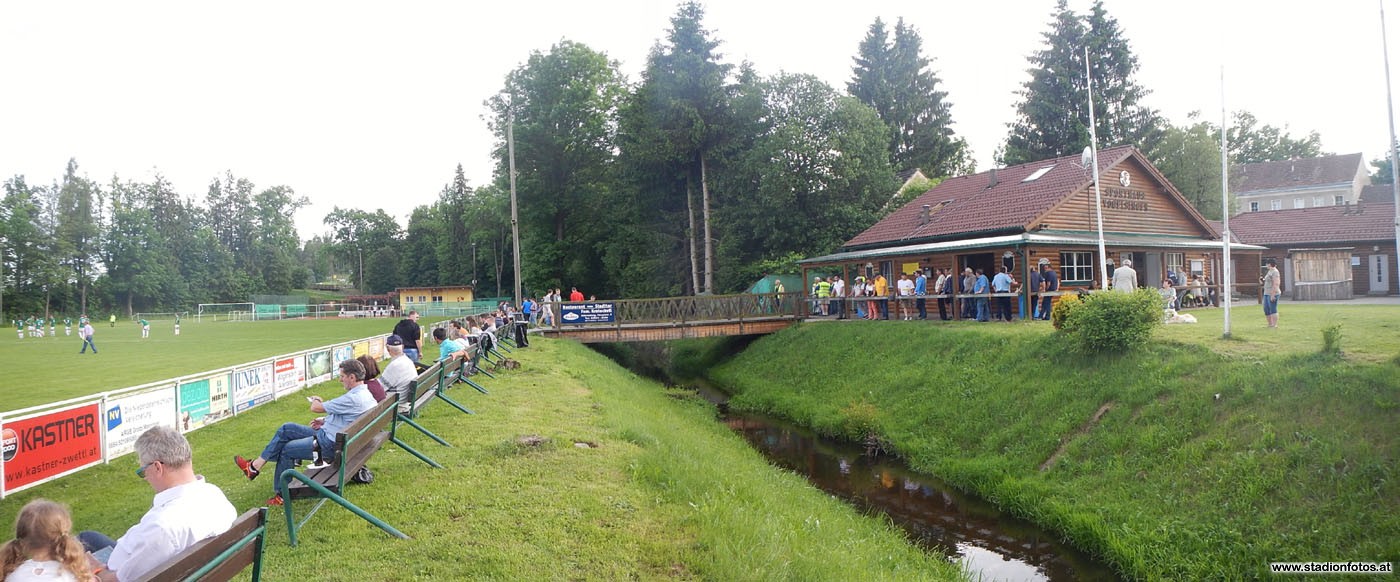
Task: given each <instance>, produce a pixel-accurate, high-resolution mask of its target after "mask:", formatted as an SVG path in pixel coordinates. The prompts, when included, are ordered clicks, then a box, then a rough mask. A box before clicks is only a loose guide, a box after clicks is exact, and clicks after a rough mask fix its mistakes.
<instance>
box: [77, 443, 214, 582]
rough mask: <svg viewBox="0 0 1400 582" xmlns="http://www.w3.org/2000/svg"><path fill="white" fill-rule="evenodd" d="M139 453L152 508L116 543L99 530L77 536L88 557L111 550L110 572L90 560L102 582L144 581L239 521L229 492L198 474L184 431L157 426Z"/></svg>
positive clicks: (139, 471) (139, 472)
mask: <svg viewBox="0 0 1400 582" xmlns="http://www.w3.org/2000/svg"><path fill="white" fill-rule="evenodd" d="M135 448H136V462H137V463H138V466H139V467H140V468H139V469H136V476H137V477H140V478H141V479H144V480H145V481H146V483H149V484H150V486H151V488H152V489H154V490H155V492H156V496H155V500H154V502H153V503H152V504H151V509H150V510H149V511H147V512H146V515H144V516H142V517H141V521H140V522H138V523H137V524H136V525H133V526H131V529H128V530H126V535H123V536H122V537H121V538H120V539H118V540H117V541H115V542H114V541H112V538H109V537H107V536H105V535H102V534H100V533H97V532H94V531H85V532H82V533H80V534H78V539H79V540H81V541H82V542H83V546H84V547H85V548H86V549H87V551H89V552H94V553H97V552H100V551H101V550H103V549H104V548H112V553H111V554H110V556H109V557H108V558H107V564H106V566H105V567H104V566H102V565H101V564H100V563H97V564H93V563H92V562H95V560H93V559H91V558H89V560H88V561H89V563H90V564H91V565H93V566H95V567H94V568H93V570H94V572H93V577H94V578H95V579H96V580H99V581H101V582H114V581H116V580H139V579H141V578H144V577H145V576H146V574H148V573H150V571H151V570H153V569H155V568H156V567H157V566H160V565H161V564H162V563H164V562H165V561H166V560H168V559H170V558H171V556H174V555H175V554H178V553H180V552H181V551H183V550H184V549H185V548H187V547H189V546H192V545H194V544H195V543H197V542H199V541H201V540H204V539H207V538H212V537H214V536H216V535H219V534H221V533H224V532H226V531H228V528H229V526H232V525H233V520H234V519H236V518H237V517H238V512H237V510H235V509H234V508H233V504H232V503H229V502H228V498H227V497H224V492H223V491H220V490H219V488H218V487H216V486H214V485H211V484H209V483H207V482H205V481H204V477H201V476H199V475H196V474H195V473H194V453H193V451H191V450H190V443H189V441H187V440H185V437H184V435H182V434H180V431H178V430H175V428H173V427H168V426H156V427H154V428H152V429H150V430H147V431H146V432H144V433H142V434H141V436H140V437H137V439H136V445H135ZM84 582H87V581H84Z"/></svg>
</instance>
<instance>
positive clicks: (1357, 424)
mask: <svg viewBox="0 0 1400 582" xmlns="http://www.w3.org/2000/svg"><path fill="white" fill-rule="evenodd" d="M1195 313H1196V315H1197V316H1198V317H1199V318H1200V319H1201V324H1199V325H1193V326H1191V325H1183V326H1171V327H1168V328H1163V329H1159V330H1158V331H1157V332H1155V333H1156V335H1155V336H1154V339H1155V340H1156V341H1154V344H1153V345H1152V346H1150V347H1149V348H1147V349H1144V350H1142V351H1140V352H1136V353H1129V354H1099V355H1096V356H1081V355H1077V354H1076V353H1074V351H1072V350H1071V349H1069V346H1067V345H1065V342H1066V341H1067V340H1066V339H1065V338H1064V337H1063V336H1062V335H1060V334H1057V333H1054V332H1053V331H1052V330H1051V328H1050V326H1049V325H1048V324H1023V323H1017V324H1011V325H1006V324H972V323H955V324H952V325H941V324H937V323H925V322H849V323H841V324H829V323H811V324H805V325H801V326H799V327H796V328H793V329H790V330H787V331H784V332H782V333H779V334H776V335H774V336H770V337H767V338H764V339H762V340H759V341H758V342H755V343H754V344H753V345H751V346H750V347H749V348H748V349H747V350H746V351H745V352H744V353H742V354H740V355H739V356H738V357H737V358H736V359H734V360H732V361H731V362H729V363H727V364H725V365H723V366H720V367H719V368H718V369H717V370H715V371H714V372H713V374H712V377H713V378H714V379H715V380H717V381H718V383H720V384H721V385H724V386H726V387H727V388H729V389H731V390H733V391H734V393H735V397H734V399H733V400H732V401H731V403H730V404H731V406H733V407H735V408H736V409H748V410H758V411H763V412H768V413H775V414H778V415H781V416H785V417H789V418H791V419H793V420H795V421H797V422H799V423H801V424H805V425H808V426H811V427H814V428H816V429H817V430H819V431H822V432H826V433H830V434H837V435H844V436H847V437H859V436H861V435H863V434H865V433H867V432H870V433H874V434H877V435H878V436H879V437H880V438H881V439H882V440H883V441H884V442H885V443H887V445H888V446H889V447H890V448H892V449H893V450H895V451H896V452H898V453H899V454H900V455H902V456H903V457H905V458H906V459H908V460H909V461H910V462H911V464H913V465H914V466H915V467H917V468H919V469H921V470H925V471H927V472H930V473H932V474H935V475H938V476H939V477H942V478H943V479H945V480H947V481H949V482H951V483H953V484H955V485H957V486H960V487H962V488H965V489H968V490H970V491H973V492H976V493H977V494H980V495H982V496H984V497H986V498H988V499H990V500H992V501H993V502H995V503H997V504H999V505H1001V506H1003V507H1005V508H1009V509H1011V510H1012V511H1014V512H1016V513H1018V514H1021V515H1024V516H1027V517H1029V518H1031V519H1032V520H1034V521H1036V522H1039V523H1041V524H1043V525H1046V526H1048V527H1050V528H1052V529H1054V530H1057V531H1059V532H1062V533H1063V534H1064V535H1065V536H1066V537H1067V538H1068V539H1069V540H1070V541H1072V542H1073V543H1075V544H1077V545H1079V546H1081V547H1083V548H1085V549H1088V550H1089V551H1091V552H1094V553H1097V554H1098V555H1101V556H1103V557H1105V559H1107V560H1108V561H1109V562H1110V563H1112V564H1113V565H1115V566H1116V567H1117V568H1118V569H1119V570H1120V571H1121V572H1122V573H1124V574H1126V575H1128V576H1130V577H1133V578H1141V579H1167V580H1206V579H1234V578H1253V577H1262V576H1266V575H1267V565H1268V562H1270V561H1307V560H1361V561H1397V560H1400V470H1397V462H1398V461H1400V358H1397V356H1396V354H1400V310H1397V309H1396V308H1395V307H1393V306H1298V305H1289V306H1288V307H1287V308H1286V311H1285V313H1284V317H1283V321H1282V326H1283V327H1282V328H1280V329H1277V330H1268V329H1265V328H1264V324H1263V318H1262V316H1259V315H1258V313H1257V308H1255V307H1253V306H1250V308H1249V309H1241V310H1239V311H1236V312H1235V317H1234V318H1233V319H1234V325H1233V328H1234V329H1233V332H1234V333H1233V334H1232V336H1233V339H1231V340H1220V339H1218V338H1219V337H1220V335H1221V334H1220V332H1221V326H1220V321H1221V317H1222V315H1221V312H1220V311H1219V310H1201V311H1196V312H1195ZM1332 324H1340V325H1341V326H1342V330H1343V334H1344V337H1343V340H1342V349H1343V355H1341V356H1329V355H1323V354H1320V353H1319V350H1320V348H1321V345H1322V333H1321V330H1322V329H1323V328H1324V327H1326V326H1329V325H1332Z"/></svg>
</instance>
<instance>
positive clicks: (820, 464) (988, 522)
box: [688, 383, 1118, 581]
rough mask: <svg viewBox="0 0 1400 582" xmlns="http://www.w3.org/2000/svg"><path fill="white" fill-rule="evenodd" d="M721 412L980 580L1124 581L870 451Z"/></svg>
mask: <svg viewBox="0 0 1400 582" xmlns="http://www.w3.org/2000/svg"><path fill="white" fill-rule="evenodd" d="M688 384H690V385H691V386H692V387H697V386H696V383H688ZM697 388H698V389H699V390H700V393H701V395H703V396H705V397H706V398H707V399H709V400H711V401H712V402H716V403H720V404H721V405H722V404H723V402H724V400H726V399H727V397H725V396H724V395H723V393H721V392H718V391H716V390H714V389H712V388H710V387H708V386H704V385H703V384H702V385H700V386H698V387H697ZM720 409H721V411H724V412H725V414H724V417H723V419H724V422H725V424H727V425H729V427H730V428H732V429H734V431H735V432H738V433H739V434H741V435H743V436H744V438H745V439H746V440H748V442H749V443H750V444H752V445H753V446H754V448H756V449H758V450H759V451H762V452H763V453H764V454H765V455H766V456H767V457H768V458H769V460H770V461H771V462H772V463H773V464H775V465H778V466H781V467H783V468H786V469H789V470H792V471H794V472H797V473H800V474H802V475H805V476H806V477H807V479H808V480H809V481H811V482H812V484H813V485H815V486H817V487H818V488H820V489H822V490H823V491H826V492H827V493H830V494H832V495H835V496H837V497H839V498H841V499H844V500H846V501H848V502H850V503H852V504H853V505H855V506H857V507H859V508H861V509H862V510H864V511H869V512H879V513H883V514H885V515H887V516H889V518H890V520H891V521H892V522H893V523H895V524H896V525H898V526H900V527H902V528H903V529H904V530H905V532H907V533H908V535H909V537H910V538H911V539H912V540H913V541H914V543H916V544H918V545H920V546H922V547H924V548H926V549H928V550H930V551H935V552H939V553H941V554H943V555H945V556H948V557H949V558H950V559H953V560H963V561H964V562H965V563H966V564H967V566H968V569H969V570H970V571H971V572H972V573H973V576H974V579H976V578H977V577H980V578H981V579H982V580H988V581H990V580H1054V581H1059V580H1117V579H1118V577H1117V576H1116V575H1114V573H1113V571H1112V570H1111V569H1110V568H1109V567H1108V566H1106V565H1104V564H1102V563H1099V562H1096V561H1094V560H1093V559H1091V558H1089V557H1088V556H1087V555H1085V554H1084V553H1083V552H1080V551H1078V550H1075V549H1074V548H1071V547H1069V546H1066V545H1065V544H1063V543H1060V542H1059V541H1058V540H1057V539H1056V538H1055V537H1054V536H1052V535H1050V534H1049V533H1047V532H1045V531H1043V530H1041V529H1040V528H1038V527H1037V526H1035V525H1033V524H1031V523H1029V522H1027V521H1025V520H1021V519H1017V518H1015V517H1012V516H1009V515H1006V514H1005V513H1003V512H1001V511H1000V510H998V509H997V508H996V507H994V506H992V505H991V504H990V503H987V502H985V501H981V500H979V499H976V498H972V497H969V496H967V495H964V494H962V493H959V492H958V491H957V490H956V489H954V488H952V487H951V486H948V485H946V484H944V483H943V482H941V481H939V480H938V479H936V478H934V477H931V476H929V475H922V474H919V473H917V472H914V471H913V470H911V469H909V468H908V467H906V466H905V465H904V464H903V463H902V462H900V461H899V460H898V459H895V458H893V457H890V456H886V455H871V454H867V451H866V450H865V449H864V447H862V446H860V445H856V444H850V443H842V442H836V441H832V440H830V439H825V438H822V437H819V436H817V435H815V434H814V433H812V432H811V431H808V430H806V429H803V428H801V427H798V426H795V425H793V424H791V423H788V422H785V421H782V420H779V419H775V418H770V417H765V416H761V415H756V414H749V413H743V412H733V411H729V410H728V407H727V406H721V408H720Z"/></svg>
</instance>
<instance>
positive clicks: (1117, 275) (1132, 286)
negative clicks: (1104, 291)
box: [1113, 259, 1137, 293]
mask: <svg viewBox="0 0 1400 582" xmlns="http://www.w3.org/2000/svg"><path fill="white" fill-rule="evenodd" d="M1113 290H1114V291H1122V292H1123V293H1132V292H1133V291H1137V271H1134V270H1133V260H1132V259H1123V266H1121V267H1118V268H1117V269H1114V270H1113Z"/></svg>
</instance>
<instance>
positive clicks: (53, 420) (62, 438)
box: [0, 402, 102, 493]
mask: <svg viewBox="0 0 1400 582" xmlns="http://www.w3.org/2000/svg"><path fill="white" fill-rule="evenodd" d="M99 414H100V412H99V411H98V409H97V403H95V402H94V403H92V404H86V405H82V406H76V407H73V408H68V409H64V410H59V411H55V412H50V413H48V414H44V415H40V416H34V417H30V418H26V419H23V420H13V421H9V422H6V423H5V425H4V428H3V430H0V453H3V459H4V465H3V470H4V471H5V492H6V493H10V492H13V491H18V490H20V489H24V488H27V487H30V486H33V485H37V484H39V483H42V482H44V481H48V480H49V479H53V478H55V477H58V476H60V475H65V474H67V473H71V472H73V471H76V470H78V469H82V468H83V467H87V466H89V465H95V464H98V463H101V462H102V423H101V422H99V420H98V419H99Z"/></svg>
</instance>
